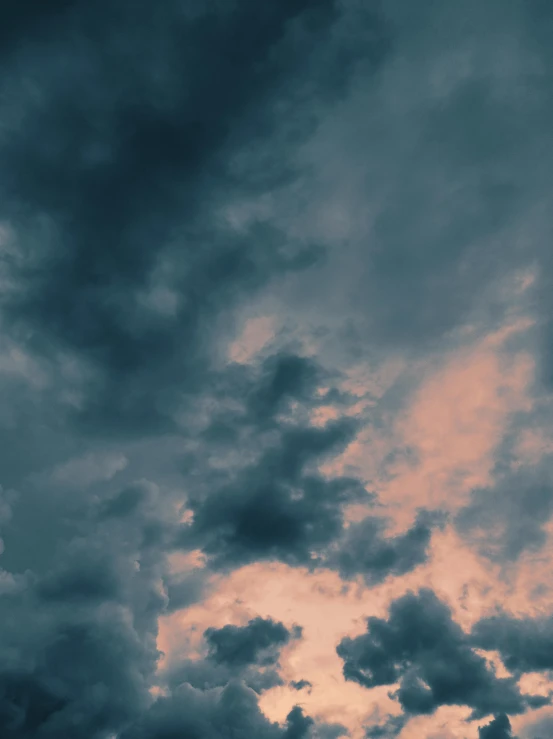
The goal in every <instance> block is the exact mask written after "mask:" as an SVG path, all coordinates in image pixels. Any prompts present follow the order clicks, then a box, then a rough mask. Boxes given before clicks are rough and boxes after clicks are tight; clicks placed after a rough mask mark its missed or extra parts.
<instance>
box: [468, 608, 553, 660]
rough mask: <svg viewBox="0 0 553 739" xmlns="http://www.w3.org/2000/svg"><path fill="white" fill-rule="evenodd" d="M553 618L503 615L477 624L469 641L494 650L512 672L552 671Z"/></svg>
mask: <svg viewBox="0 0 553 739" xmlns="http://www.w3.org/2000/svg"><path fill="white" fill-rule="evenodd" d="M552 636H553V619H552V618H551V617H549V618H515V617H513V616H510V615H508V614H506V613H502V614H498V615H496V616H490V617H488V618H484V619H481V620H480V621H477V622H476V623H475V625H474V627H473V630H472V640H473V642H474V643H475V644H477V645H478V646H479V647H480V648H481V649H486V650H489V651H494V650H495V651H497V652H499V654H500V655H501V659H502V661H503V663H504V665H505V667H506V668H507V669H508V670H510V671H511V672H514V673H520V672H539V671H542V670H553V646H552V642H551V638H552Z"/></svg>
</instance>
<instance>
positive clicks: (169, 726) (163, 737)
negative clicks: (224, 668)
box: [121, 682, 313, 739]
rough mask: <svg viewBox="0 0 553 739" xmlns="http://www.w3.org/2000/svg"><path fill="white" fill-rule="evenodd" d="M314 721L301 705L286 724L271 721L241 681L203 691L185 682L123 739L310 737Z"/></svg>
mask: <svg viewBox="0 0 553 739" xmlns="http://www.w3.org/2000/svg"><path fill="white" fill-rule="evenodd" d="M312 725H313V721H312V719H310V718H309V717H307V716H304V715H303V713H302V711H301V709H300V708H297V707H296V708H294V709H293V710H292V711H291V712H290V713H289V715H288V717H287V721H286V725H285V726H284V727H279V726H278V725H277V724H274V723H271V722H269V721H268V720H267V718H265V716H264V715H263V714H262V713H261V711H260V710H259V707H258V705H257V695H256V694H255V692H254V691H253V690H250V689H249V688H247V687H246V686H244V685H243V684H241V683H239V682H232V683H229V685H227V686H226V687H225V688H222V689H221V688H219V689H214V690H209V691H200V690H196V689H195V688H192V687H191V686H190V685H187V684H184V685H181V686H179V687H178V688H177V689H176V690H175V691H174V693H173V695H172V696H171V697H169V698H160V699H158V700H157V701H156V702H155V703H154V705H153V706H152V707H151V708H150V710H149V711H148V712H146V713H145V714H144V715H143V716H142V717H141V718H140V719H139V721H138V722H137V723H136V724H134V725H132V726H131V727H129V728H128V729H127V730H126V731H124V732H123V733H122V734H121V739H169V737H177V736H179V737H180V736H186V737H190V739H220V737H223V736H255V737H256V738H259V739H307V737H308V736H309V731H310V728H311V726H312Z"/></svg>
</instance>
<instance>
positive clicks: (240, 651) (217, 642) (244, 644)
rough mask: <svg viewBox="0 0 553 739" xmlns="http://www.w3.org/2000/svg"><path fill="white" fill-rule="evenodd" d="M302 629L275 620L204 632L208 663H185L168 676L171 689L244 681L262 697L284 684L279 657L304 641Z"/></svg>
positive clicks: (206, 660)
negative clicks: (286, 647)
mask: <svg viewBox="0 0 553 739" xmlns="http://www.w3.org/2000/svg"><path fill="white" fill-rule="evenodd" d="M301 634H302V629H301V627H300V626H294V627H293V628H292V629H291V630H289V629H287V628H286V627H285V626H284V624H282V623H280V622H276V621H273V620H272V619H263V618H259V617H257V618H255V619H252V620H251V621H250V622H249V623H248V624H247V625H246V626H232V625H230V624H227V625H226V626H223V627H222V628H220V629H215V628H212V627H210V628H208V629H206V630H205V632H204V639H205V641H206V643H207V654H206V656H205V659H203V660H202V659H196V660H184V661H182V662H179V663H177V664H176V665H175V666H174V667H172V668H171V669H170V670H169V671H168V674H167V675H166V680H167V681H168V682H169V683H170V684H171V685H173V686H174V685H179V684H182V683H184V682H186V683H188V684H190V685H192V686H194V687H197V688H200V689H202V690H205V689H208V688H213V687H220V686H225V685H227V684H228V683H229V681H231V680H236V679H237V678H240V679H241V680H242V681H243V682H244V683H245V684H246V685H247V686H248V687H250V688H252V689H253V690H255V691H256V692H257V693H262V692H263V691H265V690H269V689H270V688H273V687H275V686H277V685H282V684H283V680H282V678H281V676H280V674H279V668H280V663H279V657H280V651H281V650H282V648H283V647H285V646H286V645H288V644H289V643H290V642H291V641H292V640H298V639H300V638H301Z"/></svg>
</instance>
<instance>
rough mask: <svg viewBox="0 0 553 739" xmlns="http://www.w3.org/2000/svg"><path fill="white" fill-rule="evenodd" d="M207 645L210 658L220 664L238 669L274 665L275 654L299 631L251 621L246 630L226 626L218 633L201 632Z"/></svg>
mask: <svg viewBox="0 0 553 739" xmlns="http://www.w3.org/2000/svg"><path fill="white" fill-rule="evenodd" d="M204 637H205V639H206V641H207V643H208V645H209V658H210V659H212V660H214V661H215V662H217V663H219V664H226V665H229V666H230V667H234V666H237V667H240V666H243V665H251V664H256V663H258V664H274V663H275V662H276V661H277V660H278V650H279V649H280V648H281V647H283V646H285V645H286V644H288V642H289V641H290V639H299V638H300V637H301V628H300V627H299V626H296V627H294V629H293V630H292V631H289V630H288V629H287V628H286V626H284V624H282V623H280V622H278V621H273V620H272V619H270V618H268V619H267V618H260V617H258V618H254V619H252V620H251V621H249V622H248V624H247V625H246V626H233V625H231V624H228V625H227V626H223V627H222V628H221V629H213V628H209V629H207V630H206V631H205V632H204Z"/></svg>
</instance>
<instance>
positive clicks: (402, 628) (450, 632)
mask: <svg viewBox="0 0 553 739" xmlns="http://www.w3.org/2000/svg"><path fill="white" fill-rule="evenodd" d="M337 652H338V655H339V656H340V657H341V658H342V660H343V661H344V668H343V672H344V677H345V678H346V679H347V680H352V681H354V682H357V683H359V684H360V685H362V686H364V687H366V688H374V687H377V686H380V685H394V684H395V683H399V688H398V689H397V691H395V692H394V693H393V697H394V698H396V699H397V700H398V701H399V703H400V704H401V706H402V708H403V710H404V711H405V712H406V713H407V714H415V715H416V714H431V713H433V712H434V711H435V710H436V709H437V708H438V707H439V706H445V705H459V706H465V705H466V706H469V707H470V708H472V716H473V717H474V718H478V717H482V716H486V715H488V714H490V713H499V712H505V713H510V714H517V713H522V712H523V711H525V710H526V709H527V708H528V707H529V706H532V707H537V706H538V705H540V704H541V705H543V704H545V703H547V699H541V698H539V697H538V696H523V695H522V694H521V692H520V690H519V688H518V686H517V683H516V680H515V679H512V678H497V677H496V676H495V674H494V672H493V671H492V670H491V669H490V668H489V667H488V665H487V664H486V660H485V659H484V658H483V657H480V656H479V655H478V654H477V653H476V652H474V651H473V648H472V644H471V642H470V640H469V638H468V637H467V635H466V634H464V632H463V631H462V629H461V627H460V626H459V625H458V624H457V623H455V621H453V619H452V617H451V611H450V610H449V608H448V607H447V606H446V605H445V604H444V603H442V602H441V601H440V600H438V598H437V597H436V595H435V594H434V593H433V591H431V590H421V591H420V593H418V594H414V593H408V594H407V595H405V596H403V597H401V598H398V599H397V600H395V601H393V602H392V604H391V606H390V615H389V618H388V619H387V620H385V619H381V618H375V617H371V618H369V619H368V620H367V633H366V634H363V635H361V636H358V637H356V638H354V639H350V638H345V639H343V640H342V641H341V642H340V644H339V645H338V647H337Z"/></svg>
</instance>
